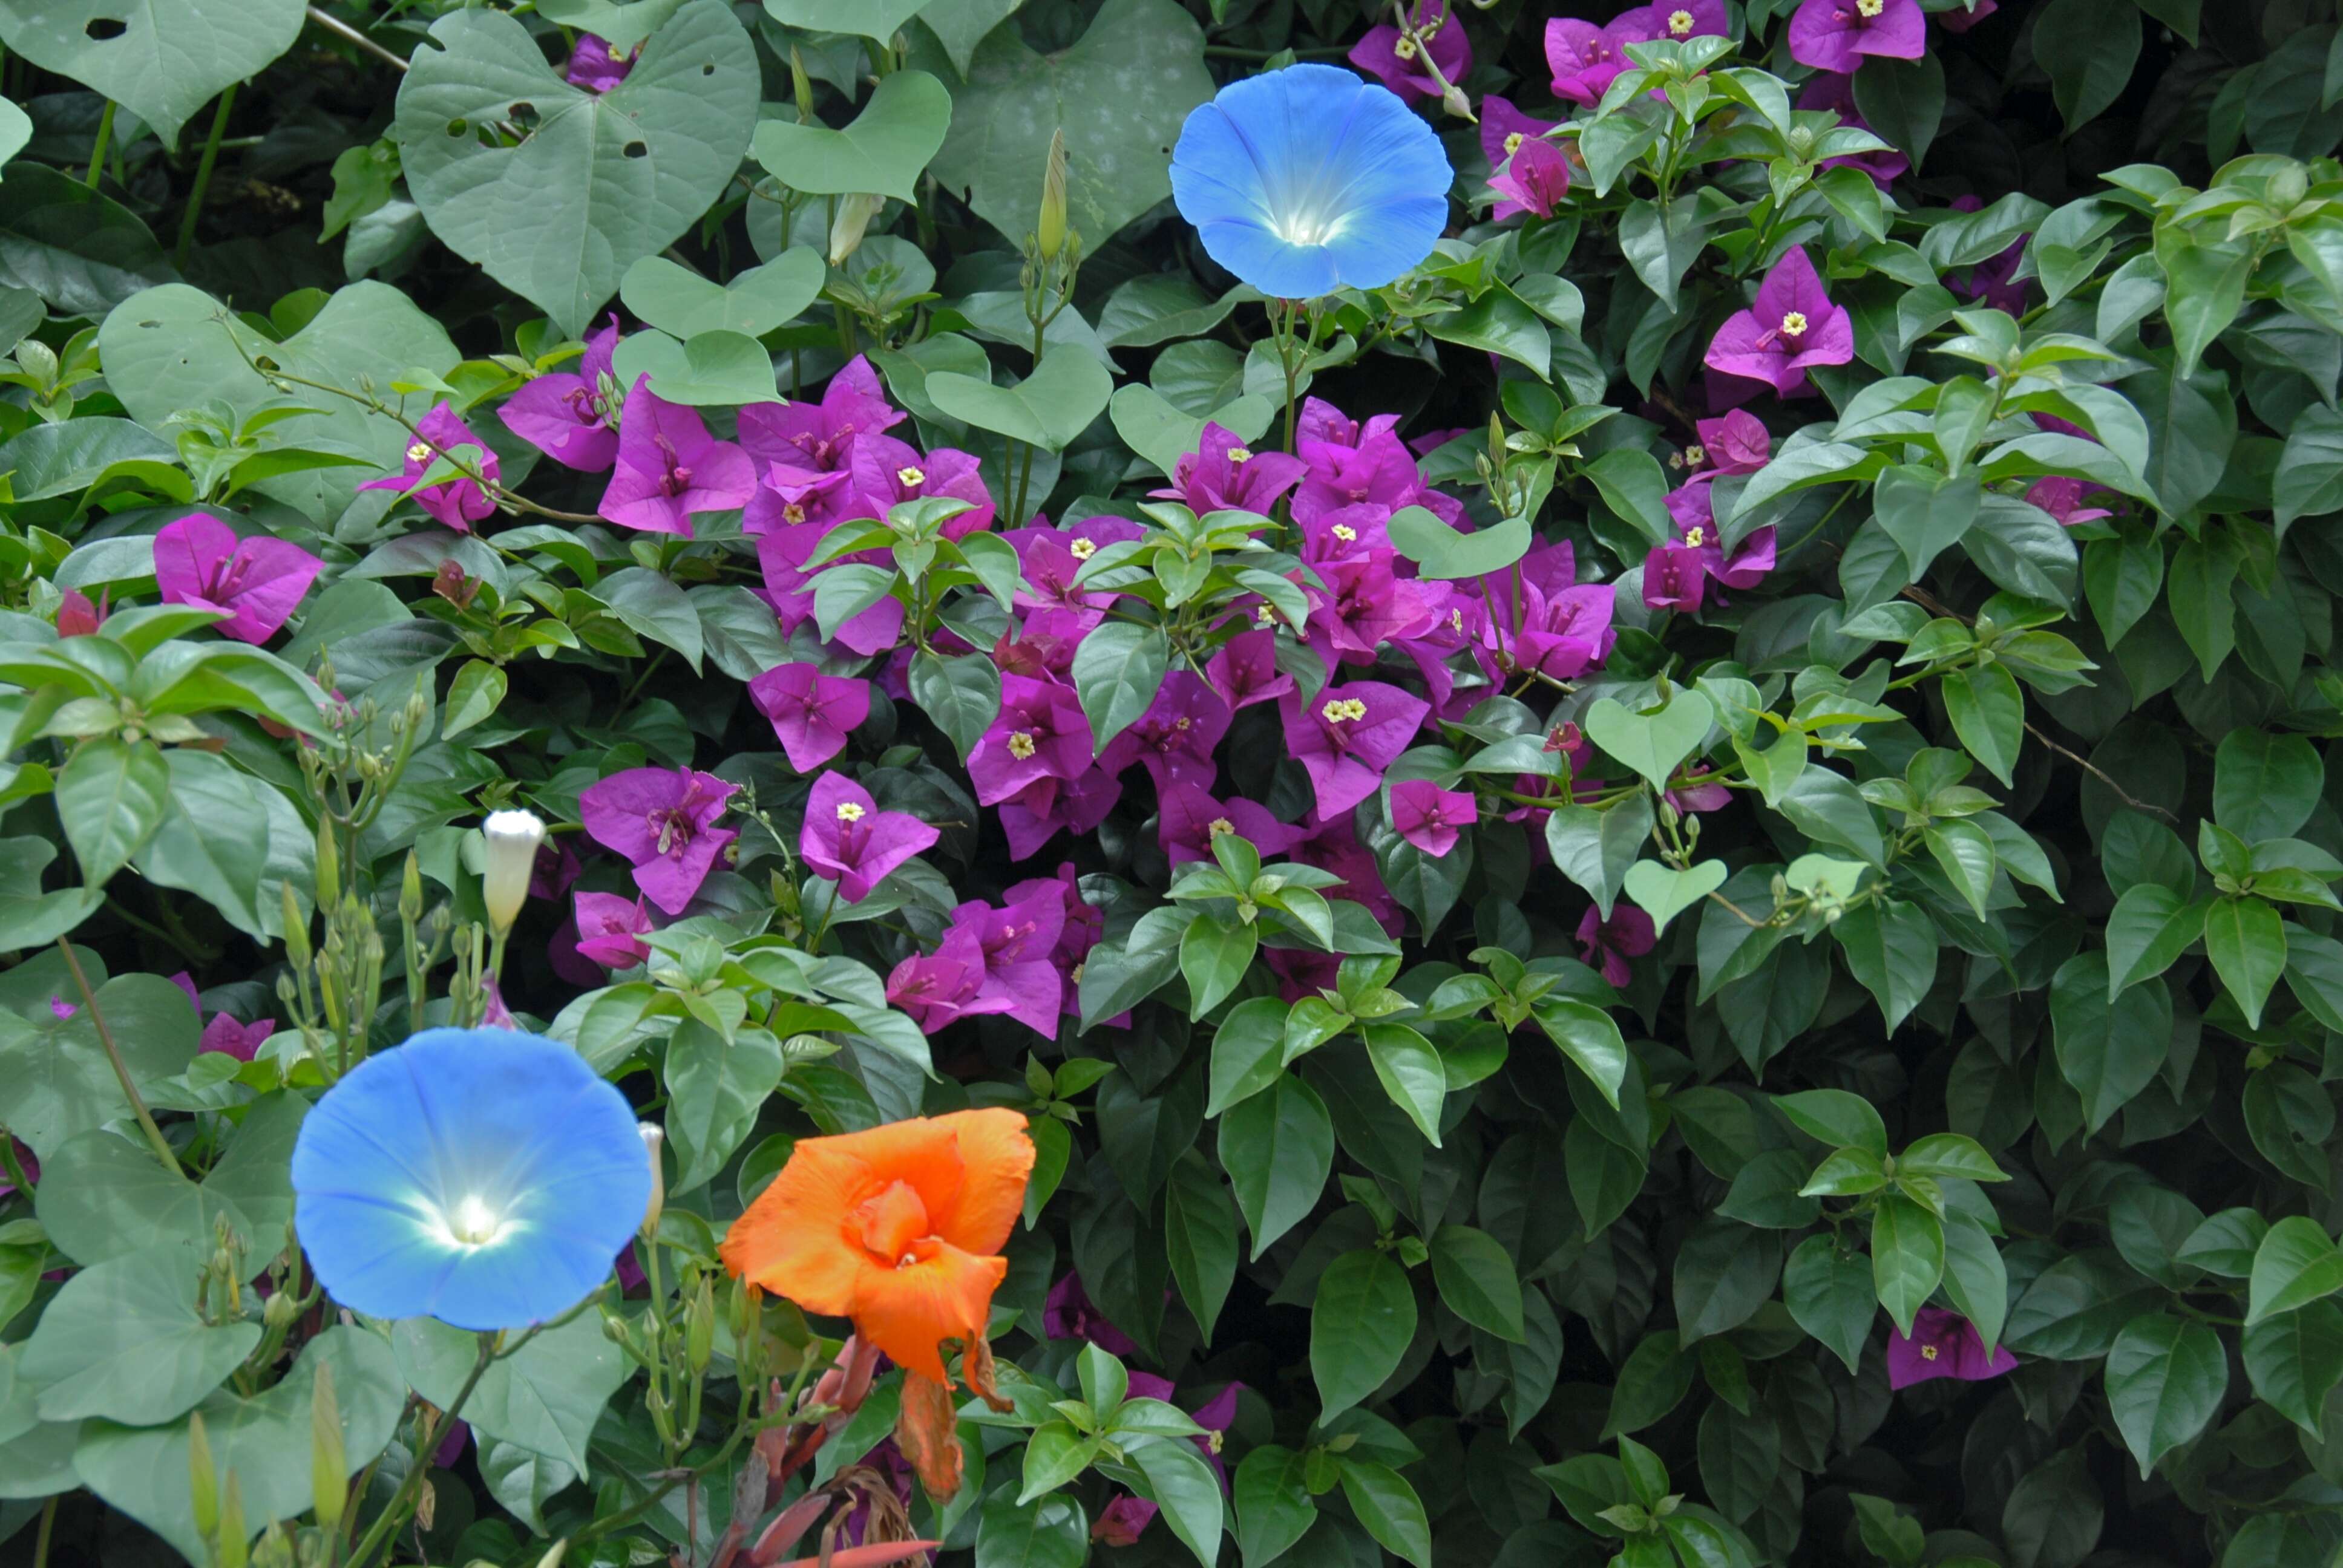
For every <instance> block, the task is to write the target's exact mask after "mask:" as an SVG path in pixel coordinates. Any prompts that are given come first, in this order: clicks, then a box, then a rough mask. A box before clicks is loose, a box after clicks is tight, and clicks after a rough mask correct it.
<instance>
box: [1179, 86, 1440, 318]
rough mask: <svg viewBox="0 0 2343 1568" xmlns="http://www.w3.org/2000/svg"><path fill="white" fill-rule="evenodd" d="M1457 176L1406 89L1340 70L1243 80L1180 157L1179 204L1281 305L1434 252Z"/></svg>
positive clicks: (1240, 271)
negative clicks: (1402, 93)
mask: <svg viewBox="0 0 2343 1568" xmlns="http://www.w3.org/2000/svg"><path fill="white" fill-rule="evenodd" d="M1453 177H1454V176H1453V174H1452V173H1451V171H1450V169H1449V167H1448V155H1447V154H1446V153H1444V152H1443V151H1442V150H1441V146H1440V138H1439V137H1438V136H1434V135H1433V132H1432V127H1431V126H1427V125H1426V124H1424V123H1423V120H1421V119H1419V118H1418V117H1417V116H1416V115H1415V113H1414V112H1413V110H1411V109H1410V108H1409V107H1408V106H1406V105H1405V104H1404V103H1402V102H1401V101H1400V99H1399V96H1398V95H1396V94H1394V93H1393V92H1392V91H1391V90H1390V89H1389V88H1386V87H1381V86H1377V85H1374V84H1373V83H1371V82H1365V81H1362V80H1360V79H1359V78H1358V77H1357V76H1355V75H1352V74H1351V73H1350V72H1348V71H1344V70H1340V69H1337V68H1336V67H1334V66H1332V65H1288V66H1287V67H1286V68H1285V69H1283V70H1282V71H1270V72H1265V73H1263V74H1262V75H1258V76H1250V77H1247V78H1246V79H1245V80H1243V81H1242V82H1234V83H1232V84H1230V85H1228V86H1226V87H1223V88H1222V90H1221V92H1220V95H1218V96H1217V97H1215V98H1214V99H1213V100H1212V102H1211V103H1209V104H1205V105H1203V106H1201V107H1199V108H1198V109H1197V110H1196V111H1195V112H1194V113H1193V114H1192V115H1190V116H1188V123H1187V124H1186V125H1184V126H1181V127H1180V145H1179V146H1177V147H1175V148H1174V149H1173V150H1172V200H1173V201H1175V202H1176V203H1178V204H1179V207H1180V215H1181V216H1182V217H1184V218H1186V219H1187V220H1188V221H1189V222H1190V223H1192V224H1194V225H1195V226H1196V230H1197V233H1198V234H1199V235H1200V236H1202V239H1203V241H1204V249H1205V251H1206V252H1207V253H1208V254H1210V255H1211V256H1212V259H1213V260H1214V261H1217V262H1219V263H1220V264H1221V265H1222V266H1225V267H1227V268H1228V269H1229V270H1230V271H1231V272H1233V273H1235V274H1236V275H1237V276H1239V277H1240V278H1242V279H1243V280H1244V281H1245V282H1247V283H1249V284H1251V285H1252V286H1254V287H1255V288H1258V289H1260V290H1261V291H1262V293H1263V294H1266V295H1271V296H1273V297H1277V298H1281V299H1314V298H1316V297H1318V296H1320V295H1322V294H1330V293H1332V291H1333V290H1335V289H1337V288H1380V287H1382V286H1383V285H1384V284H1386V283H1389V282H1391V281H1392V280H1393V278H1396V277H1398V276H1400V275H1401V274H1403V273H1404V272H1406V271H1407V270H1408V269H1409V268H1410V267H1412V266H1414V265H1415V264H1416V263H1417V262H1419V261H1422V260H1423V258H1424V257H1425V256H1429V255H1431V254H1432V247H1433V245H1434V244H1435V243H1436V242H1437V241H1438V240H1439V238H1440V231H1441V230H1442V229H1443V228H1444V227H1446V226H1447V224H1448V186H1449V184H1450V182H1451V180H1452V179H1453Z"/></svg>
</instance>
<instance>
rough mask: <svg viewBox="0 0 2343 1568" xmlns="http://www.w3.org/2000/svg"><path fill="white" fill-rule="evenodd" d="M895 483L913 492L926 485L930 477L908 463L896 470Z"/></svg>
mask: <svg viewBox="0 0 2343 1568" xmlns="http://www.w3.org/2000/svg"><path fill="white" fill-rule="evenodd" d="M895 482H896V483H897V484H899V485H900V486H902V487H903V488H905V489H907V490H913V489H917V488H919V487H920V486H921V485H924V484H926V483H927V482H928V477H927V476H926V475H925V474H922V473H921V472H920V470H919V469H917V468H914V467H911V466H910V464H908V463H906V464H905V465H903V467H900V468H898V469H896V470H895Z"/></svg>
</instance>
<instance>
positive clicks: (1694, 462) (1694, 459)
mask: <svg viewBox="0 0 2343 1568" xmlns="http://www.w3.org/2000/svg"><path fill="white" fill-rule="evenodd" d="M1707 461H1708V448H1707V447H1703V446H1702V445H1700V443H1698V442H1697V441H1695V442H1694V443H1693V444H1692V445H1691V446H1689V447H1685V448H1684V463H1685V465H1686V466H1687V467H1694V468H1697V467H1700V466H1701V465H1702V464H1703V463H1705V462H1707Z"/></svg>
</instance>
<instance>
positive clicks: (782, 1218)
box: [722, 1109, 1033, 1386]
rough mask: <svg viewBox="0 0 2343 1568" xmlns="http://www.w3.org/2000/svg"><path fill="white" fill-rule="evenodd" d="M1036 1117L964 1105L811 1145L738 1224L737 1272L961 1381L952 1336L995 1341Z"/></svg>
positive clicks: (923, 1371) (728, 1250)
mask: <svg viewBox="0 0 2343 1568" xmlns="http://www.w3.org/2000/svg"><path fill="white" fill-rule="evenodd" d="M1032 1169H1033V1143H1032V1140H1031V1139H1030V1138H1028V1137H1027V1136H1026V1133H1025V1117H1024V1115H1023V1113H1021V1112H1020V1111H1007V1110H1000V1109H993V1110H985V1111H955V1112H953V1113H952V1114H950V1115H949V1116H932V1117H919V1118H915V1119H913V1120H911V1121H898V1122H894V1123H891V1124H890V1125H889V1126H885V1127H874V1128H872V1129H870V1131H867V1132H849V1133H843V1134H840V1136H838V1137H834V1138H809V1139H806V1140H804V1141H801V1142H800V1143H799V1144H798V1146H797V1148H796V1149H795V1150H794V1151H791V1152H790V1155H789V1163H788V1164H787V1165H786V1166H784V1167H782V1170H781V1173H780V1175H779V1176H778V1177H776V1178H774V1180H773V1182H772V1185H770V1186H769V1187H767V1188H766V1189H765V1190H764V1191H762V1192H760V1193H759V1194H758V1196H757V1201H755V1202H754V1203H751V1204H750V1205H749V1210H748V1212H746V1213H744V1214H742V1215H741V1216H740V1218H739V1219H738V1220H736V1221H733V1222H732V1229H731V1231H730V1232H729V1234H727V1235H726V1236H725V1238H724V1245H723V1248H722V1255H723V1259H724V1266H725V1267H726V1268H728V1269H729V1270H731V1271H732V1272H734V1273H735V1274H738V1275H739V1276H741V1277H742V1278H744V1279H747V1280H749V1282H752V1283H754V1284H757V1285H759V1286H761V1287H763V1288H764V1289H765V1290H768V1291H770V1292H773V1293H774V1294H776V1295H782V1296H787V1297H788V1298H789V1300H791V1301H793V1302H796V1303H797V1304H798V1305H799V1306H800V1307H802V1308H804V1309H805V1310H806V1311H807V1312H816V1313H820V1314H821V1315H823V1316H827V1317H842V1318H851V1319H853V1320H854V1326H855V1331H856V1332H858V1333H860V1334H861V1335H862V1337H863V1338H864V1339H866V1340H868V1341H869V1342H871V1343H872V1344H875V1345H877V1346H878V1347H879V1348H880V1350H882V1351H884V1352H887V1354H889V1355H890V1356H892V1357H893V1358H894V1359H895V1360H896V1361H897V1362H899V1363H900V1364H901V1365H902V1366H903V1367H905V1368H906V1369H908V1370H909V1371H910V1372H916V1373H918V1374H919V1375H920V1376H922V1377H925V1378H927V1379H930V1381H932V1382H937V1383H940V1384H944V1385H947V1386H949V1384H950V1377H949V1376H948V1375H947V1374H946V1373H945V1372H944V1362H943V1355H942V1352H941V1350H940V1342H942V1341H944V1340H948V1339H957V1340H960V1341H963V1342H966V1343H968V1344H970V1345H971V1346H973V1345H976V1344H980V1343H981V1342H983V1339H984V1325H985V1318H986V1315H987V1314H988V1313H989V1312H990V1311H991V1309H992V1293H993V1292H994V1291H996V1290H998V1289H999V1288H1000V1285H1001V1280H1002V1278H1003V1277H1004V1276H1005V1275H1006V1274H1007V1273H1008V1272H1009V1262H1008V1260H1007V1259H1005V1258H1002V1257H1001V1256H1000V1252H1001V1247H1002V1246H1003V1245H1004V1244H1005V1243H1006V1242H1007V1241H1008V1240H1009V1232H1010V1228H1011V1226H1012V1225H1014V1224H1015V1223H1016V1221H1017V1216H1018V1215H1019V1213H1020V1212H1021V1211H1022V1210H1023V1208H1024V1204H1025V1181H1026V1178H1027V1177H1028V1176H1029V1175H1030V1174H1031V1171H1032Z"/></svg>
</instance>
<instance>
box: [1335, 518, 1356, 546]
mask: <svg viewBox="0 0 2343 1568" xmlns="http://www.w3.org/2000/svg"><path fill="white" fill-rule="evenodd" d="M1334 537H1335V538H1338V539H1340V540H1342V542H1343V543H1344V544H1346V545H1347V544H1349V543H1350V542H1351V541H1352V540H1353V539H1355V538H1358V537H1359V530H1358V529H1356V528H1353V527H1352V526H1351V525H1350V524H1348V523H1336V524H1335V525H1334Z"/></svg>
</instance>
